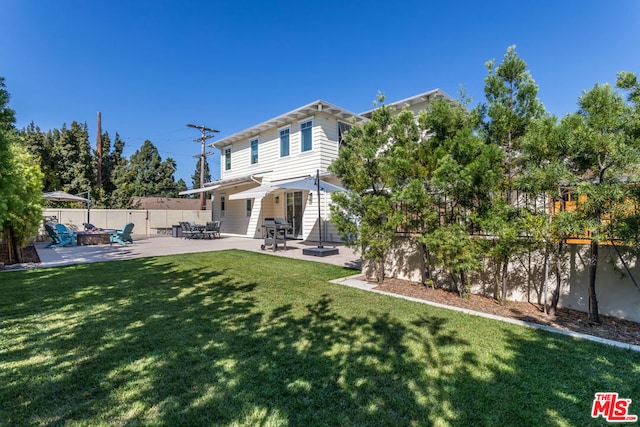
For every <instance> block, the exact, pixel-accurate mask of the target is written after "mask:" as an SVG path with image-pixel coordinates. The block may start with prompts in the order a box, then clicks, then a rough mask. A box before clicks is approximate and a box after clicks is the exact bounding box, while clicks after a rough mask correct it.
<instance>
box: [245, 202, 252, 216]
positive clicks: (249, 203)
mask: <svg viewBox="0 0 640 427" xmlns="http://www.w3.org/2000/svg"><path fill="white" fill-rule="evenodd" d="M252 208H253V199H247V212H246V216H247V217H250V216H251V209H252Z"/></svg>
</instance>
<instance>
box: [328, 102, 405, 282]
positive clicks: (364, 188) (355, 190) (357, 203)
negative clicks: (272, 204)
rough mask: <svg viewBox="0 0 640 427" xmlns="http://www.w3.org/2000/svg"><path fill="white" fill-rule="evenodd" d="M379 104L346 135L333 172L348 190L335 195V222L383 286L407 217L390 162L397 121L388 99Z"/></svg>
mask: <svg viewBox="0 0 640 427" xmlns="http://www.w3.org/2000/svg"><path fill="white" fill-rule="evenodd" d="M378 102H379V103H380V106H379V108H377V109H376V110H375V111H374V112H373V114H372V118H371V120H370V121H368V122H366V123H364V124H363V125H355V126H353V127H352V128H351V130H350V131H349V132H348V133H347V134H346V135H345V140H344V141H345V144H344V146H343V147H342V149H341V150H340V152H339V155H338V158H337V159H336V160H335V161H334V162H333V164H332V165H331V167H330V170H331V171H332V172H334V173H335V174H336V175H337V176H338V177H340V179H341V180H342V183H343V184H344V185H345V187H346V188H347V189H348V191H347V192H346V193H337V194H334V196H333V201H334V203H333V204H332V205H331V221H332V222H333V224H335V226H336V228H337V229H338V231H339V232H340V234H341V235H342V236H343V237H344V238H345V240H346V242H347V244H348V245H350V246H353V247H356V248H358V249H359V250H360V251H361V253H362V257H363V258H364V259H365V260H369V261H371V262H372V263H373V265H375V266H376V278H377V280H378V281H379V282H381V281H382V280H384V265H385V260H386V256H387V254H388V252H389V249H390V248H391V244H392V241H393V239H394V237H395V234H396V230H397V227H398V226H399V225H400V222H401V219H402V215H401V214H400V211H399V210H398V209H397V208H396V206H395V205H394V195H393V194H392V186H393V185H392V184H393V182H394V179H395V178H394V175H395V171H394V169H393V168H392V167H391V162H390V161H389V160H390V156H389V151H390V150H393V142H392V138H391V128H392V126H393V124H394V120H396V119H395V117H397V116H393V115H392V110H391V108H389V107H388V106H385V105H384V97H382V96H380V97H379V98H378Z"/></svg>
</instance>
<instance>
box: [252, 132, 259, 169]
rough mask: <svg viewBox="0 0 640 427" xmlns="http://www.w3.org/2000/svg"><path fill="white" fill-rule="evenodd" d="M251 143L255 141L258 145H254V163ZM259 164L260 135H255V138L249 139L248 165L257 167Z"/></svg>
mask: <svg viewBox="0 0 640 427" xmlns="http://www.w3.org/2000/svg"><path fill="white" fill-rule="evenodd" d="M253 141H257V142H258V143H257V144H256V157H257V159H256V162H255V163H254V162H253V152H252V151H253V146H252V143H253ZM259 163H260V135H257V136H255V137H252V138H249V164H250V165H252V166H253V165H257V164H259Z"/></svg>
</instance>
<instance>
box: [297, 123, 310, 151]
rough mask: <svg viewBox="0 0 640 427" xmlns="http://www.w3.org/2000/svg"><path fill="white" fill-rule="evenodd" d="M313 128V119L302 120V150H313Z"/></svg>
mask: <svg viewBox="0 0 640 427" xmlns="http://www.w3.org/2000/svg"><path fill="white" fill-rule="evenodd" d="M312 130H313V120H307V121H306V122H300V151H303V152H304V151H311V150H312V149H313V141H312Z"/></svg>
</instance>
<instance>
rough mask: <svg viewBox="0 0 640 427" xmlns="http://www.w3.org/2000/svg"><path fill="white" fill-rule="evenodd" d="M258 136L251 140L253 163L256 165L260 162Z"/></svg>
mask: <svg viewBox="0 0 640 427" xmlns="http://www.w3.org/2000/svg"><path fill="white" fill-rule="evenodd" d="M258 143H259V141H258V138H255V139H252V140H251V141H250V145H251V164H252V165H255V164H256V163H258Z"/></svg>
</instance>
